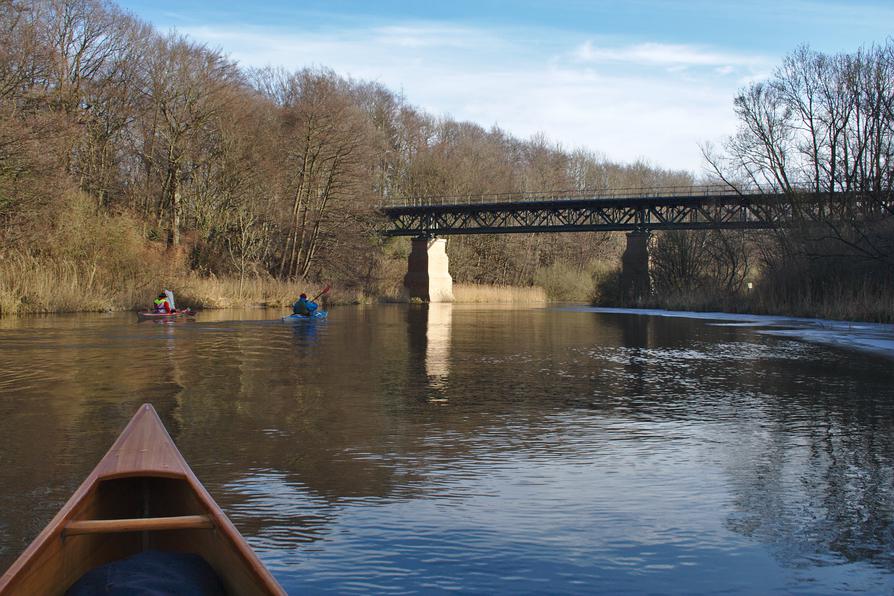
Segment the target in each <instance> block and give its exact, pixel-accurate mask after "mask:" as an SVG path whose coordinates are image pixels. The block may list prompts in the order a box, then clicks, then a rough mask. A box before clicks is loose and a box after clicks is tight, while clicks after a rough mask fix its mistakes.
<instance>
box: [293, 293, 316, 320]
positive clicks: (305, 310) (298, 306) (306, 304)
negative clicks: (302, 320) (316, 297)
mask: <svg viewBox="0 0 894 596" xmlns="http://www.w3.org/2000/svg"><path fill="white" fill-rule="evenodd" d="M316 310H317V303H316V302H311V301H310V300H308V299H307V294H301V296H299V297H298V301H297V302H296V303H295V304H293V305H292V314H296V315H303V316H305V317H312V316H313V315H314V312H316Z"/></svg>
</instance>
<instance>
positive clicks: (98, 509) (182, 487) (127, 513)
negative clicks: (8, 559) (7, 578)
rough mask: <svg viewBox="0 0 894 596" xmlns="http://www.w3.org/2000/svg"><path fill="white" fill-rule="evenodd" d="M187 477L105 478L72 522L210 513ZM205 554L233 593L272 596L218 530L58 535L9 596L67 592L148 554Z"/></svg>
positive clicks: (75, 512)
mask: <svg viewBox="0 0 894 596" xmlns="http://www.w3.org/2000/svg"><path fill="white" fill-rule="evenodd" d="M209 513H210V512H209V511H208V510H207V509H206V508H205V507H204V505H203V504H202V502H201V501H200V500H199V499H198V498H197V496H196V494H195V492H194V491H193V489H192V487H191V486H190V484H189V482H188V481H187V480H186V479H182V478H164V477H129V478H115V479H110V480H102V481H100V482H98V483H97V484H96V485H95V487H94V488H93V490H91V491H90V492H88V493H87V494H86V495H85V498H84V499H83V500H81V501H80V503H79V504H78V505H77V506H76V507H75V508H74V509H73V510H72V515H71V517H69V519H68V521H80V520H110V519H131V518H144V517H173V516H182V515H206V514H209ZM150 549H154V550H162V551H176V552H189V553H196V554H199V555H201V556H202V557H203V558H204V559H205V560H206V561H208V563H209V564H210V565H211V566H212V567H213V568H214V569H215V571H216V572H217V574H218V575H219V576H220V578H221V579H222V581H223V583H224V585H225V586H226V589H227V591H228V592H229V593H231V594H267V593H269V592H268V591H266V590H264V589H262V588H260V587H259V586H258V583H257V579H256V577H255V576H254V575H253V573H252V570H251V568H250V567H249V566H248V565H247V564H246V561H245V560H244V559H243V557H242V556H241V554H240V553H239V552H238V550H237V549H236V548H234V547H233V545H232V543H231V542H230V540H229V539H228V538H227V537H226V536H222V535H221V532H220V531H219V530H218V528H213V529H185V530H183V529H181V530H163V531H134V532H115V533H101V534H78V535H66V533H65V531H64V529H61V528H60V529H59V530H57V531H55V532H54V535H53V536H51V537H50V539H49V540H47V541H45V542H44V544H43V545H42V548H40V549H39V551H38V552H36V553H35V556H34V557H33V558H32V559H31V560H30V561H29V564H28V566H27V567H26V568H25V569H23V570H22V573H20V574H18V576H17V577H16V578H15V580H16V581H14V582H13V583H11V584H10V585H8V586H7V589H8V591H4V594H6V593H9V594H64V593H65V591H66V590H67V589H68V588H69V587H71V585H72V584H73V583H74V582H75V581H77V580H78V579H79V578H80V577H81V576H82V575H84V573H86V572H87V571H89V570H90V569H92V568H94V567H96V566H98V565H102V564H105V563H108V562H111V561H114V560H117V559H123V558H126V557H129V556H131V555H134V554H137V553H139V552H141V551H143V550H150Z"/></svg>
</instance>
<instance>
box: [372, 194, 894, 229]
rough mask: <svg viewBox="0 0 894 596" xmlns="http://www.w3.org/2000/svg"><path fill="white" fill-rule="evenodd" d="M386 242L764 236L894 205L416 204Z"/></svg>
mask: <svg viewBox="0 0 894 596" xmlns="http://www.w3.org/2000/svg"><path fill="white" fill-rule="evenodd" d="M381 211H382V213H383V214H384V215H385V216H386V217H388V218H389V219H390V220H391V222H392V228H391V229H389V230H386V231H385V232H384V233H385V235H388V236H419V235H433V236H445V235H453V234H517V233H531V232H587V231H637V230H638V231H647V230H694V229H767V228H774V227H778V226H780V225H785V224H788V223H790V222H792V221H795V220H803V221H824V220H828V219H829V218H841V217H860V218H870V217H884V216H890V215H894V198H892V197H891V196H890V195H883V196H882V198H879V197H878V196H876V195H866V194H857V193H834V194H831V193H819V194H817V193H813V194H801V195H794V196H792V195H784V194H781V193H765V192H756V191H751V192H740V191H737V190H735V189H731V188H729V187H716V186H709V187H665V188H656V189H620V190H614V191H603V192H599V193H594V192H593V191H571V192H563V193H554V192H550V193H547V192H543V193H519V194H512V195H479V196H468V197H455V196H454V197H419V198H408V199H403V200H400V201H396V202H394V203H392V204H389V205H387V206H385V207H383V208H382V210H381Z"/></svg>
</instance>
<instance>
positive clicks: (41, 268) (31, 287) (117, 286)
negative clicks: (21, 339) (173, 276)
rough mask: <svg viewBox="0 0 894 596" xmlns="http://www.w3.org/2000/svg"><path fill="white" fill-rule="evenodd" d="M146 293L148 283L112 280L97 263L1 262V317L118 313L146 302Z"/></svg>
mask: <svg viewBox="0 0 894 596" xmlns="http://www.w3.org/2000/svg"><path fill="white" fill-rule="evenodd" d="M147 292H151V290H150V289H149V285H148V280H145V279H140V278H136V277H129V278H124V279H115V280H112V279H110V278H109V276H108V275H107V274H106V273H105V272H104V271H101V270H100V269H99V267H98V266H97V265H96V264H90V263H80V262H76V261H73V260H70V259H61V260H55V261H44V260H38V259H36V258H35V257H32V256H29V255H23V254H12V255H5V257H4V258H3V259H2V261H0V316H8V315H15V314H29V313H49V312H56V313H61V312H91V311H92V312H97V311H108V310H121V309H126V308H132V307H133V306H134V305H136V304H138V303H140V302H145V295H146V293H147Z"/></svg>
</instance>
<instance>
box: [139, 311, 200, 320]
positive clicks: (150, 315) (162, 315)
mask: <svg viewBox="0 0 894 596" xmlns="http://www.w3.org/2000/svg"><path fill="white" fill-rule="evenodd" d="M194 316H196V313H195V311H193V310H192V309H190V308H187V309H185V310H178V311H176V312H153V311H151V310H141V311H139V312H138V313H137V318H138V319H140V320H141V321H152V320H156V321H170V320H173V319H180V318H183V317H194Z"/></svg>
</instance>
